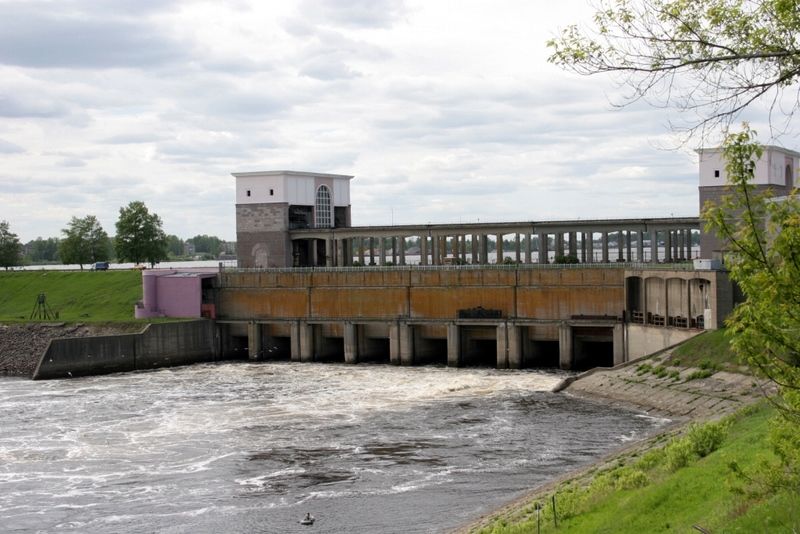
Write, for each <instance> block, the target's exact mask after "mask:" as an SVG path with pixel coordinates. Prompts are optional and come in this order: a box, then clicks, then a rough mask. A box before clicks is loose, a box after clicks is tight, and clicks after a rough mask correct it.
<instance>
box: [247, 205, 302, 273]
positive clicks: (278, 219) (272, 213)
mask: <svg viewBox="0 0 800 534" xmlns="http://www.w3.org/2000/svg"><path fill="white" fill-rule="evenodd" d="M288 229H289V207H288V204H237V205H236V249H237V251H238V256H239V264H240V266H241V267H248V268H249V267H259V268H266V267H290V266H291V265H292V244H291V241H290V239H289V234H288Z"/></svg>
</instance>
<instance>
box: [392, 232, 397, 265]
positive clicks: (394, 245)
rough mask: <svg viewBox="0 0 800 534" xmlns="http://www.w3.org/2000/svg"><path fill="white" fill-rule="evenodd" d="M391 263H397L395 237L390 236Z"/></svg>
mask: <svg viewBox="0 0 800 534" xmlns="http://www.w3.org/2000/svg"><path fill="white" fill-rule="evenodd" d="M392 265H397V238H396V237H392Z"/></svg>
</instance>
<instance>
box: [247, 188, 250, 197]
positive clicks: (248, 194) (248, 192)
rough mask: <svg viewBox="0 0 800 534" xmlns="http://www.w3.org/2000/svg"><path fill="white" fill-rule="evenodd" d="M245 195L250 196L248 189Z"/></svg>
mask: <svg viewBox="0 0 800 534" xmlns="http://www.w3.org/2000/svg"><path fill="white" fill-rule="evenodd" d="M247 196H248V197H249V196H250V190H249V189H248V190H247Z"/></svg>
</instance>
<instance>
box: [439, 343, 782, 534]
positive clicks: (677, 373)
mask: <svg viewBox="0 0 800 534" xmlns="http://www.w3.org/2000/svg"><path fill="white" fill-rule="evenodd" d="M706 336H708V337H706ZM703 338H705V339H703ZM723 339H724V338H723V335H722V332H716V333H709V334H704V335H703V336H700V337H698V338H696V339H695V340H690V341H689V342H687V343H685V344H683V345H682V346H680V347H678V348H676V349H674V350H667V351H663V352H661V353H658V354H656V355H653V356H651V357H647V358H643V359H640V360H638V361H635V362H630V363H627V364H623V365H622V366H618V367H616V368H614V369H595V370H592V371H589V372H587V373H584V374H582V375H579V376H577V377H574V378H571V379H568V380H566V381H565V382H564V383H563V384H562V385H561V386H560V387H559V388H557V389H558V390H561V391H564V394H566V395H573V396H578V397H581V398H586V399H590V400H594V401H598V402H602V403H603V404H610V405H612V406H618V407H627V408H633V409H637V410H641V411H644V412H646V413H647V414H648V415H651V416H662V417H668V418H670V419H671V420H672V421H673V423H672V424H671V425H669V426H667V427H665V428H664V430H663V431H662V432H660V433H659V434H658V435H656V436H654V437H651V438H649V439H647V440H645V441H643V442H638V443H634V444H630V445H628V446H626V447H623V448H621V449H618V450H616V451H614V452H612V453H610V454H608V455H606V456H605V457H603V458H602V459H600V460H599V461H598V462H595V463H594V464H592V465H590V466H587V467H585V468H582V469H579V470H577V471H573V472H570V473H566V474H564V475H563V476H561V477H559V478H558V479H556V480H553V481H551V482H549V483H547V484H545V485H542V486H539V487H537V488H533V489H532V490H531V491H529V492H528V493H526V494H525V495H523V496H521V497H518V498H516V499H515V500H513V501H512V502H510V503H509V504H507V505H506V506H504V507H502V508H500V509H498V510H495V511H493V512H492V513H490V514H486V515H484V516H482V517H481V518H479V519H478V520H476V521H473V522H471V523H469V524H467V525H465V526H463V527H461V528H459V529H457V530H455V531H453V532H454V533H457V534H476V533H481V534H488V533H492V534H495V533H497V534H500V533H503V534H510V533H522V532H533V531H534V530H532V529H536V528H537V524H536V522H535V520H536V519H535V518H536V514H537V512H536V503H539V504H540V506H542V507H543V508H542V510H541V511H539V512H538V513H539V514H540V516H541V517H544V516H545V515H546V514H545V512H544V509H545V508H544V507H546V506H547V505H548V504H549V503H551V501H552V499H553V496H554V495H559V496H561V497H562V498H566V499H567V501H568V502H567V503H565V508H567V507H573V509H572V510H571V511H572V512H574V507H575V498H574V497H575V495H582V496H583V498H584V499H585V500H588V501H592V500H594V499H596V500H601V499H602V500H603V501H604V502H607V501H609V500H611V501H613V500H614V499H616V498H618V494H620V495H621V494H622V493H624V494H625V495H624V498H625V499H626V501H625V503H624V507H625V508H626V509H628V508H630V509H634V508H636V507H637V506H638V507H641V506H645V507H644V510H640V511H643V512H645V513H643V514H642V515H644V516H647V515H648V514H647V513H646V512H647V509H646V505H643V504H642V503H643V502H644V501H645V500H647V499H653V497H649V496H648V497H645V496H644V494H642V495H641V496H639V493H637V490H638V489H639V488H640V487H641V486H643V485H646V484H647V480H648V478H647V477H656V476H659V477H663V473H662V472H661V471H654V473H658V475H656V474H650V473H649V472H644V471H643V470H642V469H639V467H636V466H640V465H641V463H642V459H643V458H655V457H658V458H663V457H664V456H665V453H664V449H665V445H667V444H669V443H671V442H677V441H680V440H681V439H683V438H681V437H680V436H682V435H683V434H684V433H685V432H686V431H687V429H688V428H694V425H696V424H698V423H702V422H709V421H717V420H720V419H722V418H728V419H730V420H732V421H738V420H739V419H745V422H744V423H742V424H743V425H744V426H745V427H746V428H748V429H749V430H742V432H744V433H747V432H749V434H748V437H746V438H743V439H745V441H747V440H749V442H748V446H749V447H755V449H756V451H757V453H758V454H757V456H758V457H759V458H762V459H763V458H764V457H765V456H769V450H768V449H769V447H768V445H767V437H766V435H767V431H766V420H767V419H768V416H766V415H764V414H763V412H764V411H765V410H767V409H766V408H761V409H760V412H759V413H758V414H757V415H754V416H751V415H741V416H740V415H736V414H742V413H743V412H746V411H747V410H750V409H752V408H748V407H752V406H757V405H758V403H759V402H760V401H762V400H763V399H764V395H765V394H770V393H772V392H774V388H773V386H772V384H771V383H768V382H766V381H763V380H759V379H756V378H755V377H753V376H751V375H747V374H742V373H735V372H730V371H721V370H720V369H723V368H725V369H737V370H738V366H737V365H736V363H735V358H734V356H733V355H732V354H731V353H730V351H729V350H728V349H727V345H726V344H723V343H722V342H721V341H720V340H723ZM708 346H714V347H716V348H717V350H718V352H724V354H716V356H715V358H714V360H713V361H711V360H710V359H708V358H700V357H698V354H702V352H703V350H704V347H708ZM720 347H722V349H720ZM682 361H683V362H688V363H691V364H692V365H691V366H690V365H683V366H682V365H681V363H682ZM743 409H744V410H743ZM756 411H758V410H756ZM767 411H768V410H767ZM751 419H752V420H751ZM750 427H753V428H750ZM737 443H738V442H734V443H733V444H730V445H729V446H730V447H731V448H732V449H735V450H736V451H739V454H743V460H742V461H744V462H753V461H754V460H753V459H752V458H751V456H754V454H755V453H752V451H750V452H747V453H741V452H740V449H742V448H745V449H746V448H747V447H745V446H744V445H742V444H741V443H738V444H737ZM762 449H763V450H762ZM747 450H748V451H749V449H747ZM637 462H638V463H637ZM644 463H646V462H644ZM723 464H725V462H723ZM714 465H715V467H714V468H713V471H714V472H713V473H712V468H710V467H709V468H707V469H708V472H707V473H706V472H704V471H702V469H704V468H703V467H700V466H698V467H696V468H695V469H700V471H697V472H696V476H697V477H698V478H699V479H701V480H702V479H705V478H708V477H712V480H714V483H717V484H719V483H720V482H721V481H719V480H716V478H719V473H718V472H717V471H719V470H723V471H724V470H725V469H723V467H725V466H723V467H720V466H719V465H716V464H714ZM625 466H632V467H629V468H626V467H625ZM649 467H650V468H652V469H661V470H662V471H663V469H662V468H660V467H653V466H649ZM626 469H627V471H626ZM617 477H631V478H630V480H627V479H626V480H625V481H622V482H620V481H619V479H618V478H617ZM714 477H716V478H714ZM609 484H610V487H605V486H606V485H609ZM664 484H665V485H670V484H678V487H679V488H680V484H681V482H674V481H672V480H668V481H666V482H664ZM683 484H684V485H686V484H690V482H686V481H684V482H683ZM599 485H604V487H603V488H600V489H599V490H598V488H595V486H599ZM593 491H594V492H596V493H597V495H593V494H592V492H593ZM652 491H653V492H656V493H658V491H660V490H658V489H653V490H652ZM725 491H727V486H726V488H725ZM680 494H681V490H680V489H679V490H678V491H677V492H676V491H675V490H674V489H672V490H669V491H664V492H662V494H660V497H659V498H660V499H663V501H664V502H662V501H651V502H650V505H651V506H654V507H661V506H662V505H663V506H664V507H665V508H669V507H670V506H672V505H671V504H669V503H670V502H671V500H672V499H681V498H683V497H682V496H681V495H680ZM600 495H602V497H600ZM784 497H785V496H784ZM620 498H621V497H620ZM702 498H704V497H701V496H699V495H695V500H696V501H697V500H701V499H702ZM557 500H558V499H557ZM728 500H730V499H728ZM615 502H616V501H615ZM695 504H696V503H695ZM693 505H694V504H693ZM550 506H551V507H552V505H550ZM618 506H620V505H618ZM681 506H683V507H684V508H685V507H686V506H688V505H687V504H686V503H683V504H681ZM740 506H742V509H743V510H744V509H746V508H747V506H746V505H740ZM589 508H591V506H589ZM702 512H703V508H702V506H701V507H700V508H698V513H699V514H700V515H701V516H702ZM779 512H780V510H779ZM586 513H588V512H584V515H585V514H586ZM607 513H610V514H612V515H613V514H614V513H615V512H614V510H611V512H607ZM715 513H716V512H715ZM579 515H580V514H579ZM656 515H657V516H658V517H659V518H661V515H658V514H656ZM766 515H769V514H766ZM773 515H775V514H773ZM778 515H780V514H778ZM541 517H540V519H541ZM549 517H550V519H549V521H553V519H552V512H550V516H549ZM573 517H575V516H573ZM654 517H655V516H654ZM583 519H584V520H585V519H586V518H585V517H584V518H583ZM595 519H596V518H595ZM715 519H719V518H718V517H716V516H715ZM759 520H761V519H757V520H756V521H759ZM598 521H600V523H602V520H598ZM763 521H767V519H763ZM600 523H594V524H593V526H592V527H589V526H587V527H586V530H581V528H582V527H576V526H575V525H580V524H581V519H578V520H576V521H574V522H573V523H572V525H573V526H572V527H565V526H564V524H563V523H562V525H561V527H559V529H554V527H553V525H552V524H551V525H548V526H545V527H543V530H542V531H553V530H557V531H559V532H561V531H570V530H569V529H570V528H572V529H573V530H571V531H573V532H582V531H586V532H590V531H591V532H594V531H597V530H596V529H597V528H599V527H598V525H599V524H600ZM585 524H586V525H588V524H589V523H585ZM665 526H666V527H665ZM672 526H673V527H677V526H678V524H676V523H674V522H673V523H672ZM688 526H689V527H690V528H691V526H692V525H691V524H690V525H688ZM658 527H659V528H656V525H655V524H651V525H648V526H647V527H644V530H641V528H642V526H641V525H639V527H638V528H639V529H640V530H639V531H653V532H655V531H662V530H665V531H669V530H670V522H669V521H666V522H665V523H663V524H661V525H658ZM620 528H621V527H620ZM652 529H655V530H652ZM601 530H602V529H601ZM609 531H610V530H609ZM634 531H635V530H634Z"/></svg>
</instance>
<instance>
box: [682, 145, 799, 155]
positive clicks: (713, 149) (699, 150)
mask: <svg viewBox="0 0 800 534" xmlns="http://www.w3.org/2000/svg"><path fill="white" fill-rule="evenodd" d="M761 148H763V149H764V150H776V151H778V152H783V153H784V154H790V155H792V156H794V157H796V158H800V152H797V151H795V150H791V149H789V148H784V147H782V146H777V145H761ZM694 151H695V152H697V153H698V154H702V153H703V152H722V147H721V146H715V147H710V148H696V149H695V150H694Z"/></svg>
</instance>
